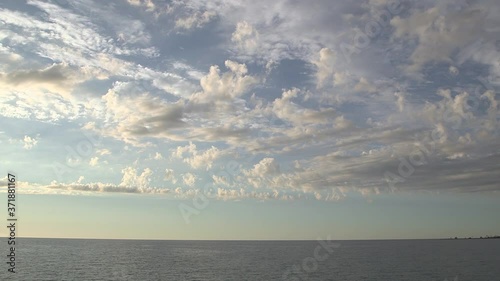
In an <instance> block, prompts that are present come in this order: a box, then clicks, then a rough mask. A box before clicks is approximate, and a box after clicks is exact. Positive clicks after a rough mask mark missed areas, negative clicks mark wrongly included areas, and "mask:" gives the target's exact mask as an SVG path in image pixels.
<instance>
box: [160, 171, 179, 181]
mask: <svg viewBox="0 0 500 281" xmlns="http://www.w3.org/2000/svg"><path fill="white" fill-rule="evenodd" d="M163 180H165V181H170V182H172V184H176V183H177V179H176V178H175V174H174V170H172V169H165V177H164V179H163Z"/></svg>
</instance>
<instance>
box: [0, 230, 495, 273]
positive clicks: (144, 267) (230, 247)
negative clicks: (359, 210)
mask: <svg viewBox="0 0 500 281" xmlns="http://www.w3.org/2000/svg"><path fill="white" fill-rule="evenodd" d="M336 243H339V247H338V248H330V249H333V250H332V252H331V253H328V252H327V251H326V250H325V249H324V248H321V246H320V244H319V243H318V242H317V241H293V242H290V241H278V242H277V241H251V242H248V241H138V240H71V239H27V238H25V239H20V240H18V245H17V252H16V255H17V264H16V271H17V273H16V274H10V273H8V272H7V265H6V263H5V262H6V261H7V258H6V255H7V247H8V245H7V242H6V240H5V238H3V239H2V240H1V244H0V245H3V246H0V247H1V251H2V257H4V258H3V260H2V271H1V273H0V280H30V281H38V280H40V281H43V280H86V281H92V280H134V281H149V280H259V281H261V280H348V281H350V280H353V281H354V280H356V281H358V280H373V281H375V280H377V281H378V280H380V281H382V280H383V281H387V280H408V281H423V280H439V281H444V280H448V281H452V280H460V281H462V280H474V281H482V280H484V281H486V280H488V281H491V280H496V281H500V240H499V239H496V240H399V241H397V240H395V241H336ZM318 246H319V247H320V248H318ZM316 248H318V250H317V251H318V252H317V253H316V254H317V255H316V257H317V258H319V259H320V260H322V261H318V259H317V258H315V249H316Z"/></svg>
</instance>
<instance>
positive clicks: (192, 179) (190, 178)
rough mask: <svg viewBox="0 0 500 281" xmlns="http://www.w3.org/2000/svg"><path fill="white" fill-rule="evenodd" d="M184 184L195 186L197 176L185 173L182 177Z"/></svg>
mask: <svg viewBox="0 0 500 281" xmlns="http://www.w3.org/2000/svg"><path fill="white" fill-rule="evenodd" d="M182 182H183V183H184V184H185V185H187V186H194V184H195V183H196V176H195V175H194V174H192V173H185V174H183V175H182Z"/></svg>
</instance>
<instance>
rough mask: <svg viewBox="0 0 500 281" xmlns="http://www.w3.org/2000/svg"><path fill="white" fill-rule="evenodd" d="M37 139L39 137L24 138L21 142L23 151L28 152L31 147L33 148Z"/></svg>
mask: <svg viewBox="0 0 500 281" xmlns="http://www.w3.org/2000/svg"><path fill="white" fill-rule="evenodd" d="M38 139H39V136H36V137H35V138H32V137H30V136H24V139H23V140H22V142H23V143H24V146H23V147H24V149H26V150H30V149H32V148H33V147H35V146H36V145H37V144H38Z"/></svg>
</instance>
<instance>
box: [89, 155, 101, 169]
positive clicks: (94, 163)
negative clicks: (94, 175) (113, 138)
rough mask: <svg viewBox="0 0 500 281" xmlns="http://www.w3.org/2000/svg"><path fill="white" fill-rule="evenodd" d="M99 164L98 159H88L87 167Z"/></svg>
mask: <svg viewBox="0 0 500 281" xmlns="http://www.w3.org/2000/svg"><path fill="white" fill-rule="evenodd" d="M98 164H99V157H92V158H90V162H89V165H90V166H91V167H95V166H97V165H98Z"/></svg>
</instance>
